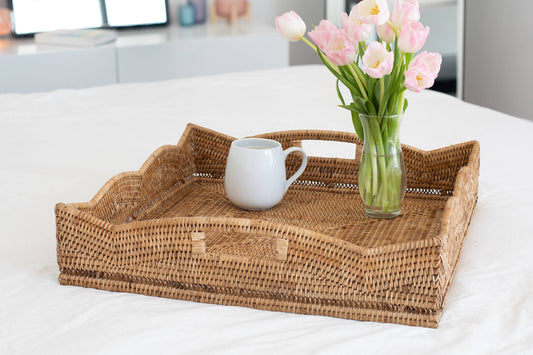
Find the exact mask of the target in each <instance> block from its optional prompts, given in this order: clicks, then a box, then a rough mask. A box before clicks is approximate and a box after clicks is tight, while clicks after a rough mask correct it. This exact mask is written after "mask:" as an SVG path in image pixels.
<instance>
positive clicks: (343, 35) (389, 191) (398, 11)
mask: <svg viewBox="0 0 533 355" xmlns="http://www.w3.org/2000/svg"><path fill="white" fill-rule="evenodd" d="M419 19H420V10H419V4H418V0H396V3H395V6H394V9H393V10H392V11H390V10H389V7H388V4H387V0H363V1H361V2H359V3H358V4H357V5H356V6H354V7H353V8H352V10H351V12H350V14H349V15H348V14H347V13H342V14H341V22H342V28H337V26H335V25H334V24H333V23H331V22H330V21H327V20H322V21H321V22H320V24H319V25H318V26H316V27H315V28H314V29H313V30H312V31H311V32H309V34H308V35H309V37H310V38H311V40H312V41H313V42H314V43H315V44H313V43H311V42H310V41H309V40H308V39H307V38H305V37H304V34H305V32H306V25H305V22H304V21H303V20H302V19H301V17H300V16H298V14H296V13H295V12H294V11H290V12H287V13H285V14H283V15H282V16H279V17H277V18H276V28H277V29H278V31H279V32H280V34H281V35H282V36H284V37H285V38H286V39H288V40H289V41H293V42H296V41H300V40H302V41H304V42H305V43H306V44H308V45H309V46H310V47H311V48H312V49H313V50H315V51H316V52H317V53H318V56H319V57H320V59H321V61H322V62H323V63H324V65H325V66H326V68H327V69H328V70H329V71H330V72H331V73H332V74H333V75H334V76H335V77H336V78H337V85H336V90H337V94H338V96H339V99H340V102H341V105H339V106H340V107H342V108H345V109H347V110H349V111H350V112H351V116H352V122H353V126H354V129H355V131H356V133H357V135H358V136H359V138H360V139H361V141H363V142H364V149H363V155H362V159H361V164H360V168H359V191H360V193H361V196H362V198H363V201H365V205H366V212H367V215H369V216H372V217H382V218H383V217H385V218H390V217H394V216H396V215H398V214H399V213H400V203H401V200H402V199H403V196H404V194H405V176H404V174H403V157H402V155H401V145H400V143H399V124H400V117H401V115H402V114H403V113H404V112H405V110H406V109H407V104H408V102H407V99H406V98H405V96H404V95H405V91H406V90H407V89H408V90H411V91H413V92H420V91H422V90H424V89H426V88H429V87H431V86H433V83H434V81H435V79H436V77H437V75H438V72H439V70H440V66H441V62H442V57H441V55H440V54H438V53H428V52H426V51H424V52H422V53H420V54H418V55H416V56H415V53H416V52H418V51H419V50H420V49H421V48H422V46H423V45H424V43H425V41H426V39H427V37H428V35H429V27H425V26H424V25H423V24H422V23H420V22H419ZM374 26H375V28H376V32H377V34H378V36H379V38H378V40H376V41H372V42H370V43H367V41H368V39H369V38H370V36H371V35H372V34H373V32H374ZM341 83H342V85H344V86H345V87H346V88H348V90H349V91H350V93H351V102H346V100H345V99H344V97H343V95H342V92H341V90H340V84H341Z"/></svg>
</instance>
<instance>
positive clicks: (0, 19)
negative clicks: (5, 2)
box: [0, 8, 11, 36]
mask: <svg viewBox="0 0 533 355" xmlns="http://www.w3.org/2000/svg"><path fill="white" fill-rule="evenodd" d="M10 33H11V11H10V10H9V9H2V8H0V36H2V35H7V34H10Z"/></svg>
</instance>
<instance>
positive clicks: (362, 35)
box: [341, 6, 372, 45]
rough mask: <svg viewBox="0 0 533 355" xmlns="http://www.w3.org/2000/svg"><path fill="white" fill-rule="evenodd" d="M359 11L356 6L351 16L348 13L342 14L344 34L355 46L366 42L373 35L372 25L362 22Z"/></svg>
mask: <svg viewBox="0 0 533 355" xmlns="http://www.w3.org/2000/svg"><path fill="white" fill-rule="evenodd" d="M357 10H358V8H357V6H354V7H353V8H352V11H351V12H350V16H348V14H347V13H346V12H343V13H342V14H341V21H342V27H343V29H344V33H346V35H347V36H348V38H350V40H351V41H352V43H353V44H354V45H357V43H358V42H362V41H366V40H367V39H368V37H370V34H371V33H372V25H368V24H366V23H363V22H361V20H360V19H359V15H358V11H357Z"/></svg>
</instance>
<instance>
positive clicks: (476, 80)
mask: <svg viewBox="0 0 533 355" xmlns="http://www.w3.org/2000/svg"><path fill="white" fill-rule="evenodd" d="M232 1H233V2H234V3H235V4H237V5H235V6H237V7H234V8H233V7H232V8H231V9H235V13H234V14H232V13H231V11H229V10H228V11H229V12H228V11H226V12H224V6H227V4H225V3H226V2H229V3H231V2H232ZM243 2H246V0H188V1H187V0H166V1H165V0H76V1H72V0H9V1H8V0H0V93H14V92H18V93H28V92H39V91H47V90H55V89H61V88H82V87H90V86H95V85H107V84H112V83H123V82H139V81H157V80H168V79H172V78H177V77H193V76H198V75H211V74H217V73H222V72H232V71H241V70H257V69H266V68H273V67H280V66H289V65H290V66H293V65H307V64H318V63H320V61H319V60H318V58H317V57H316V56H315V55H313V53H311V52H310V51H309V48H307V46H306V45H304V44H303V43H301V42H298V43H290V44H289V43H287V42H286V41H284V40H283V39H282V38H280V36H279V35H277V33H276V31H275V28H274V24H273V23H274V18H275V17H276V16H278V15H280V14H282V13H283V12H285V11H288V10H294V11H296V12H297V13H298V14H300V16H301V17H302V18H303V19H304V20H305V21H306V23H307V26H308V30H311V29H312V26H313V25H318V23H319V22H320V20H322V19H324V18H326V19H329V20H330V21H332V22H333V23H335V24H337V25H340V13H341V12H344V11H345V12H349V11H350V9H351V7H352V6H354V5H355V4H356V3H357V2H358V1H357V0H269V1H265V0H248V4H249V7H248V10H247V11H244V10H243V11H241V9H240V8H238V6H241V5H242V4H241V3H243ZM215 3H216V7H215ZM389 3H390V5H391V7H392V6H393V5H394V1H393V0H390V1H389ZM419 3H420V10H421V22H422V23H424V24H425V25H427V26H429V27H430V28H431V33H430V36H429V38H428V41H427V43H426V45H425V46H424V49H425V50H428V51H434V52H439V53H441V54H442V56H443V65H442V70H441V73H440V75H439V78H438V80H437V81H436V83H435V85H434V87H433V90H437V91H441V92H443V93H446V94H449V95H453V96H457V97H458V98H459V99H463V100H465V101H467V102H471V103H474V104H478V105H482V106H486V107H489V108H493V109H495V110H499V111H503V112H505V113H508V114H511V115H514V116H518V117H522V118H527V119H532V120H533V91H532V90H531V88H530V84H529V83H531V82H532V81H533V71H532V70H528V68H529V66H530V63H531V62H532V61H531V58H532V57H533V42H532V41H531V40H529V39H530V38H531V37H532V36H533V29H532V27H531V26H528V25H527V23H528V22H529V20H530V17H531V14H532V13H533V2H531V1H528V0H511V1H508V2H502V1H496V0H468V1H466V0H420V1H419ZM218 12H220V13H219V14H218V16H217V15H216V14H217V13H218ZM202 15H203V17H202ZM89 27H91V28H93V27H104V28H108V27H110V28H114V29H115V30H116V31H117V32H116V38H115V39H113V40H112V41H111V42H112V43H107V44H103V45H101V44H94V45H92V46H91V45H89V46H88V45H85V46H75V45H74V46H73V45H71V44H69V45H67V44H64V45H57V44H55V45H51V44H50V43H45V40H44V39H43V40H41V41H40V40H39V39H38V38H37V37H36V38H34V37H33V33H32V32H42V31H43V29H45V30H46V31H51V30H55V29H61V28H89ZM13 32H15V34H14V33H13ZM21 35H22V36H21ZM43 38H45V37H44V36H43ZM209 47H210V50H207V49H206V48H209ZM243 48H245V49H246V50H244V49H243ZM215 50H216V51H217V53H218V55H217V59H218V60H217V61H219V63H218V65H214V64H213V61H212V60H207V59H206V58H207V57H208V56H212V53H213V51H215ZM224 51H226V52H224ZM239 58H240V59H241V60H239ZM69 70H70V71H69Z"/></svg>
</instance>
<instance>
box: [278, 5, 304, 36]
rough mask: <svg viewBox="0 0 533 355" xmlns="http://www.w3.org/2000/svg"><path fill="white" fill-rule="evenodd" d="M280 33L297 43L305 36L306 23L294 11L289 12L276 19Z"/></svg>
mask: <svg viewBox="0 0 533 355" xmlns="http://www.w3.org/2000/svg"><path fill="white" fill-rule="evenodd" d="M276 28H277V30H278V32H279V33H280V34H281V35H282V36H283V37H285V38H286V39H288V40H289V41H291V42H297V41H299V40H300V39H302V37H303V35H304V34H305V30H306V26H305V22H304V21H303V20H302V18H301V17H300V16H298V14H297V13H296V12H294V11H289V12H286V13H284V14H283V15H281V16H278V17H276Z"/></svg>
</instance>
